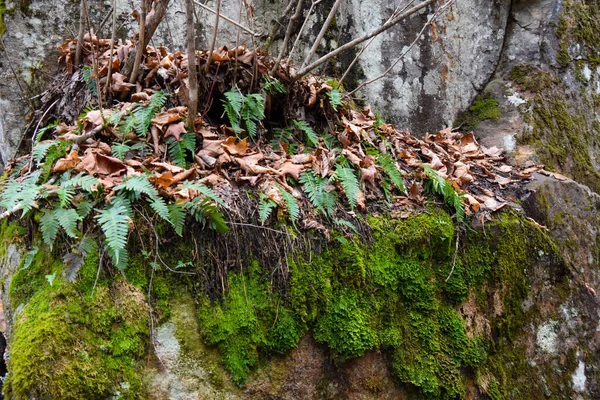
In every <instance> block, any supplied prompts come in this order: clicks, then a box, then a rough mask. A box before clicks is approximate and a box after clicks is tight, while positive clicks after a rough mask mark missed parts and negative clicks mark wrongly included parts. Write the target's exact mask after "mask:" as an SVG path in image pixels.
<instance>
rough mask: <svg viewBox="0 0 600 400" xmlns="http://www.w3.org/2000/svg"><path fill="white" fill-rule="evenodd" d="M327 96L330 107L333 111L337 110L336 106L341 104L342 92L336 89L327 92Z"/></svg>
mask: <svg viewBox="0 0 600 400" xmlns="http://www.w3.org/2000/svg"><path fill="white" fill-rule="evenodd" d="M327 97H328V98H329V104H331V108H333V110H334V111H337V110H338V107H340V106H342V92H340V91H339V90H338V89H333V90H331V91H329V92H327Z"/></svg>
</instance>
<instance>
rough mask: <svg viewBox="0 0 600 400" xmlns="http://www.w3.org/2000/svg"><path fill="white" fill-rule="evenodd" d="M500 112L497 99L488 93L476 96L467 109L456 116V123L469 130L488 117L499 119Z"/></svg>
mask: <svg viewBox="0 0 600 400" xmlns="http://www.w3.org/2000/svg"><path fill="white" fill-rule="evenodd" d="M500 117H502V112H501V111H500V106H499V103H498V100H496V99H494V98H492V97H491V96H490V95H489V94H488V95H484V96H478V97H477V98H476V99H475V101H473V105H471V107H469V110H468V111H467V112H465V113H463V114H462V115H461V116H460V117H459V118H458V123H459V124H463V130H464V131H471V130H473V129H475V128H476V127H477V125H479V123H480V122H481V121H485V120H489V119H500Z"/></svg>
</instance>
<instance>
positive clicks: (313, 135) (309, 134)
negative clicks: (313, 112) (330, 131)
mask: <svg viewBox="0 0 600 400" xmlns="http://www.w3.org/2000/svg"><path fill="white" fill-rule="evenodd" d="M292 122H293V123H294V125H296V127H298V129H300V130H301V131H302V132H304V134H305V135H306V139H307V143H308V144H309V145H310V146H313V147H315V146H316V145H317V144H318V143H319V137H318V136H317V132H315V131H314V130H313V129H312V128H311V127H310V125H308V123H307V122H306V121H297V120H295V119H294V120H292Z"/></svg>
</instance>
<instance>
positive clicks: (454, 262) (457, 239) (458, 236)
mask: <svg viewBox="0 0 600 400" xmlns="http://www.w3.org/2000/svg"><path fill="white" fill-rule="evenodd" d="M459 242H460V227H459V229H457V230H456V247H455V248H454V258H453V259H452V269H451V270H450V273H449V274H448V277H447V278H446V280H445V281H444V282H448V279H450V277H451V276H452V274H453V273H454V267H456V255H457V254H458V243H459Z"/></svg>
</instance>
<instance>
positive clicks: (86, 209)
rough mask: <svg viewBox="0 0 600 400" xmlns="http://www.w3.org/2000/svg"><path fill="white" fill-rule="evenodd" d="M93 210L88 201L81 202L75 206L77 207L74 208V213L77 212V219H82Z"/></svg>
mask: <svg viewBox="0 0 600 400" xmlns="http://www.w3.org/2000/svg"><path fill="white" fill-rule="evenodd" d="M93 208H94V206H93V205H92V203H90V202H89V201H82V202H81V203H79V204H77V206H76V207H75V211H77V215H79V218H81V219H83V218H85V217H87V216H88V214H89V213H90V211H92V209H93Z"/></svg>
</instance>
